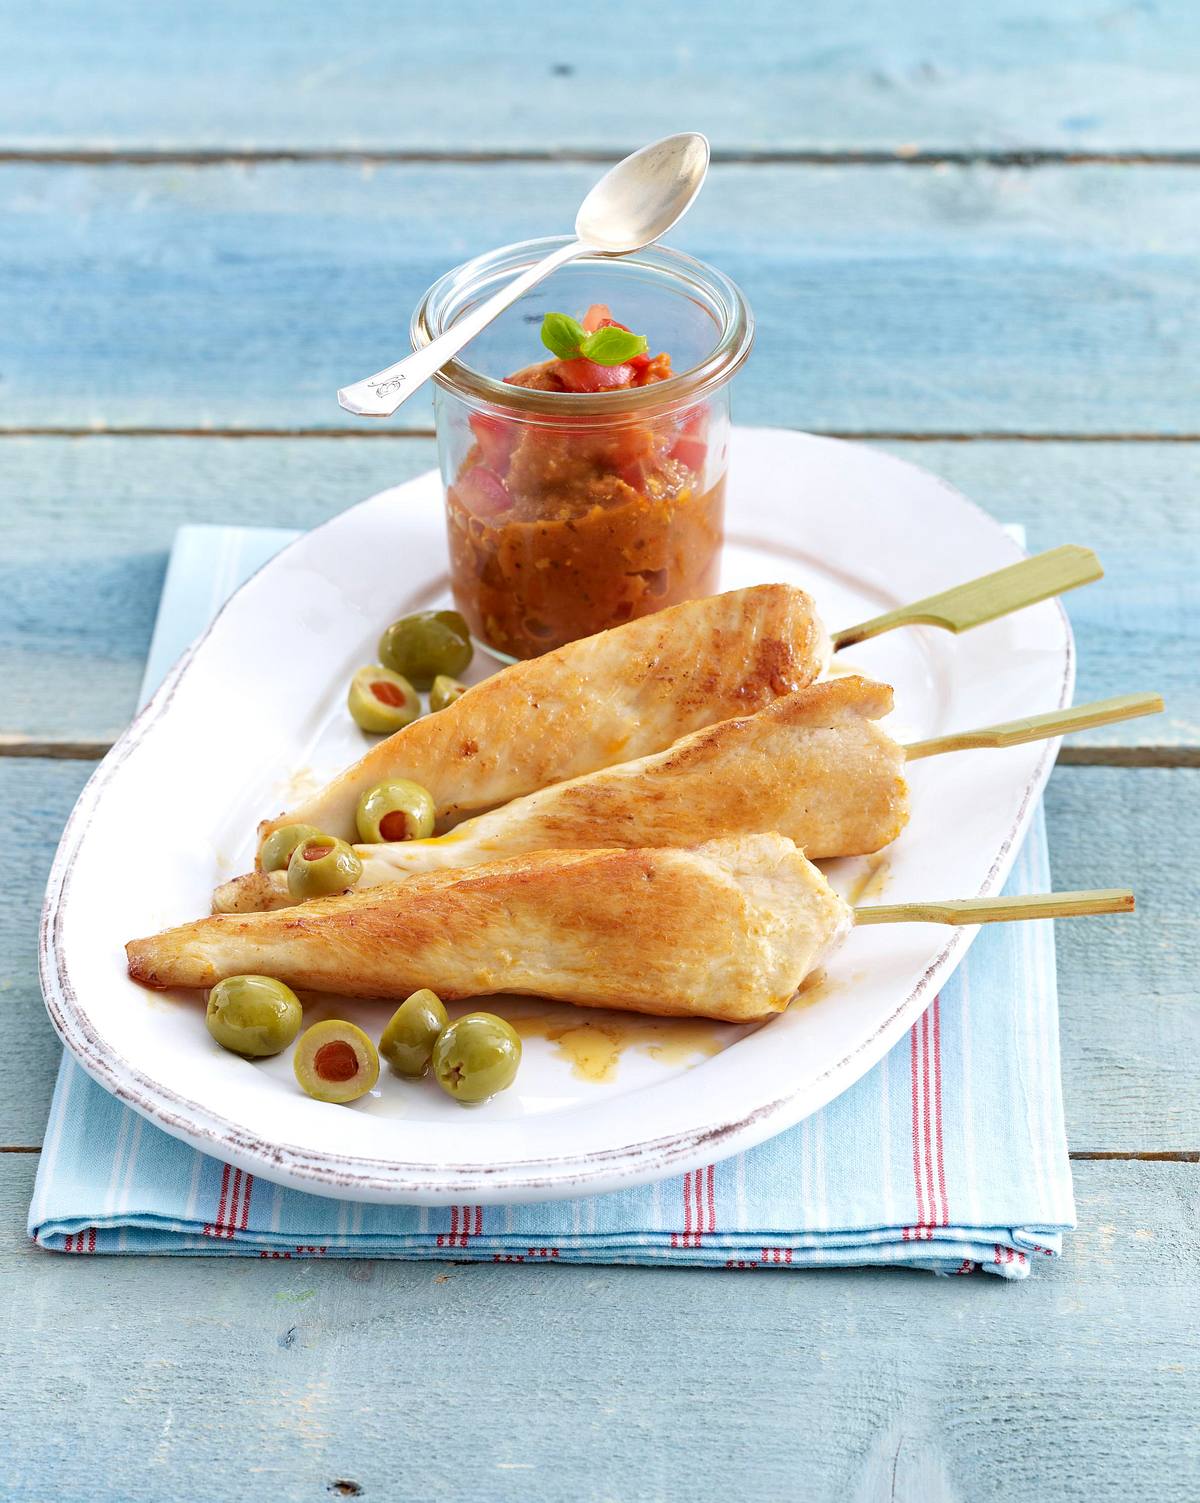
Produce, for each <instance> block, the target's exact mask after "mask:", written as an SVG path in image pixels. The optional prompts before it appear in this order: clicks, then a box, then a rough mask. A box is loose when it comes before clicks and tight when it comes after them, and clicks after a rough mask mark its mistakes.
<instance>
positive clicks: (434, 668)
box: [379, 611, 475, 689]
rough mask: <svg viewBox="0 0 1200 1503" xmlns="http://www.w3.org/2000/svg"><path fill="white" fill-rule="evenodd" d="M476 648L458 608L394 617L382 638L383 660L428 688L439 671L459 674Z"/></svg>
mask: <svg viewBox="0 0 1200 1503" xmlns="http://www.w3.org/2000/svg"><path fill="white" fill-rule="evenodd" d="M474 651H475V649H474V648H473V647H472V646H471V633H470V631H469V630H468V629H467V623H466V622H465V621H464V620H463V618H462V617H461V616H460V615H459V614H458V612H457V611H414V612H413V614H412V615H411V616H401V617H400V619H399V621H393V622H392V624H391V626H389V627H388V629H387V631H385V632H384V634H383V636H382V637H380V639H379V661H380V662H381V663H385V664H386V665H387V666H388V667H389V668H390V669H392V671H393V672H394V673H402V674H403V675H404V677H405V678H407V679H409V680H410V681H411V682H412V683H414V684H416V686H417V688H418V689H428V688H429V687H430V685H431V684H432V683H433V681H434V679H435V678H437V677H438V675H439V674H444V675H448V676H451V677H457V675H458V674H460V673H461V672H462V671H463V669H464V668H465V667H466V666H467V664H468V663H469V662H470V661H471V658H472V656H473V654H474Z"/></svg>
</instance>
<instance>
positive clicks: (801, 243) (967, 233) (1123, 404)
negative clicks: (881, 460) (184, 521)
mask: <svg viewBox="0 0 1200 1503" xmlns="http://www.w3.org/2000/svg"><path fill="white" fill-rule="evenodd" d="M594 177H595V169H594V168H592V167H586V166H561V165H547V164H543V165H528V164H510V165H508V166H506V167H505V168H504V169H503V173H502V174H498V173H497V171H496V169H494V168H492V167H488V166H444V165H443V166H429V165H408V166H382V167H374V168H370V169H366V168H355V167H347V166H344V165H338V164H328V163H326V164H316V165H314V164H311V163H277V164H274V165H268V166H257V167H253V168H247V167H243V166H228V165H226V166H215V167H210V168H191V169H186V168H180V167H142V168H137V167H106V168H87V167H46V166H27V165H9V166H7V167H0V217H3V219H4V221H5V234H4V236H3V237H0V404H2V405H0V414H2V419H3V426H5V427H8V428H11V427H13V426H14V425H15V426H17V427H21V426H24V425H32V426H40V427H46V426H65V427H67V428H73V429H74V428H83V429H86V428H88V426H89V425H94V424H101V425H105V424H107V425H110V426H111V425H118V426H130V425H132V426H134V427H145V426H151V427H162V426H167V427H171V428H184V429H189V430H190V429H196V428H204V427H209V426H216V427H234V428H249V429H256V428H270V429H283V430H288V429H295V428H297V427H300V428H309V427H317V428H341V429H347V428H350V427H353V430H354V431H356V432H361V431H362V430H363V428H364V426H368V425H365V424H364V423H363V422H362V421H360V422H358V423H357V424H355V423H354V421H353V420H352V419H349V418H348V417H347V415H346V414H345V413H343V412H342V411H341V409H340V408H339V407H338V406H337V404H336V401H335V399H334V392H335V389H336V388H337V387H338V386H339V385H341V384H343V383H344V382H345V381H346V380H347V379H349V378H353V377H356V376H359V375H361V374H363V373H365V372H369V371H372V370H376V369H378V368H379V367H380V366H382V365H384V364H386V363H387V362H388V361H389V360H391V359H393V358H395V357H396V356H397V355H398V354H399V353H402V352H403V350H404V348H405V347H406V344H407V324H408V317H409V314H410V312H411V310H412V308H413V306H414V304H415V302H416V301H417V299H418V297H419V296H420V294H421V292H422V291H423V290H424V289H425V288H426V286H428V285H429V283H430V282H432V281H433V279H434V278H435V277H436V276H438V275H439V274H440V273H441V272H443V271H444V270H445V269H446V268H447V267H448V266H451V265H453V264H454V263H455V262H457V261H460V260H463V259H465V258H466V257H468V256H470V255H473V254H476V253H477V252H479V251H483V250H486V249H488V248H490V247H491V246H493V245H496V244H503V243H506V242H508V241H513V240H518V239H520V238H522V237H523V236H526V235H529V234H546V233H548V232H552V231H554V230H555V229H560V230H565V229H567V228H569V226H570V224H571V222H572V220H573V217H574V212H575V206H576V204H577V202H578V200H579V198H580V196H581V195H582V193H583V191H584V190H585V189H586V188H587V187H588V186H589V184H590V183H591V182H592V181H593V180H594ZM678 243H679V245H680V246H681V247H682V248H683V249H686V250H690V251H693V252H695V253H696V254H698V255H700V256H702V257H705V258H706V259H709V260H712V261H713V262H715V263H717V264H719V265H720V266H722V267H723V268H724V269H725V270H726V271H728V272H729V273H730V274H731V275H732V276H733V277H734V278H735V279H736V280H738V281H739V282H741V283H742V284H743V286H744V288H745V290H746V292H747V294H748V296H749V298H750V301H751V303H752V305H753V306H754V309H755V312H756V314H757V317H758V324H759V348H758V353H757V356H756V357H754V358H752V359H751V361H750V362H749V364H748V365H747V367H746V369H745V371H744V372H743V373H742V374H741V376H740V378H739V383H738V397H737V411H738V416H739V419H740V420H741V421H743V422H763V423H777V424H783V425H787V426H792V427H801V428H810V429H820V430H831V431H832V430H837V431H846V430H854V431H860V430H862V431H870V432H881V431H886V432H891V431H895V432H899V433H901V434H908V433H940V432H948V433H966V434H969V433H979V432H981V431H982V432H990V431H998V432H1007V433H1013V432H1035V433H1082V434H1097V433H1111V434H1127V433H1131V432H1143V433H1155V434H1180V433H1194V432H1196V431H1197V428H1198V426H1200V419H1198V418H1197V413H1198V412H1200V364H1198V363H1197V361H1196V360H1195V359H1194V358H1193V356H1194V351H1195V349H1196V348H1197V346H1198V345H1200V298H1198V297H1197V292H1196V289H1197V286H1200V173H1197V172H1196V171H1194V170H1191V169H1182V168H1155V169H1154V170H1143V171H1132V170H1130V169H1129V168H1126V167H1114V166H1091V167H1079V168H1066V167H1050V168H1043V169H1036V170H1024V169H1019V168H996V167H984V166H976V167H946V168H943V169H938V170H935V171H928V172H925V171H922V172H915V171H912V170H911V169H908V168H904V167H885V168H878V169H866V168H836V169H830V168H823V167H801V166H778V165H768V166H726V167H717V168H715V169H714V171H713V173H712V175H711V177H710V180H709V183H708V186H707V188H706V190H705V193H704V194H703V196H702V197H701V198H700V200H699V201H698V203H697V204H696V206H695V208H694V209H693V210H692V212H691V214H690V215H689V216H688V218H687V219H686V220H685V221H684V223H683V225H682V226H681V227H680V231H679V235H678ZM428 423H429V409H428V403H427V400H426V399H425V398H424V397H423V396H418V397H417V398H415V399H414V400H413V401H412V402H410V403H407V404H406V405H405V406H404V407H403V408H402V409H401V411H400V413H399V414H398V415H397V418H396V419H395V420H393V423H392V424H391V425H389V426H391V427H392V430H393V431H394V430H395V428H396V427H414V426H415V427H421V426H422V425H427V424H428ZM379 431H383V430H379Z"/></svg>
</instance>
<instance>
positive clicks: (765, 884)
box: [126, 834, 1133, 1023]
mask: <svg viewBox="0 0 1200 1503" xmlns="http://www.w3.org/2000/svg"><path fill="white" fill-rule="evenodd" d="M1132 906H1133V895H1132V893H1125V892H1117V893H1105V894H1089V895H1080V894H1065V895H1059V897H1057V898H1055V897H1054V896H1053V895H1051V896H1049V897H1031V898H1025V899H1019V900H1013V899H993V900H973V906H972V904H971V903H970V902H968V904H966V905H964V904H962V903H957V904H956V903H949V904H938V903H933V904H905V905H901V906H900V907H892V908H891V910H890V911H887V912H884V913H875V914H874V916H872V912H873V911H872V910H871V909H869V908H867V909H859V910H853V909H851V908H850V907H849V906H848V904H847V903H846V902H845V901H844V900H843V899H842V898H841V897H839V896H838V895H837V894H836V893H835V892H834V891H833V890H832V888H830V886H829V885H828V883H827V882H826V881H825V879H824V877H823V876H822V875H821V873H820V871H818V869H817V868H816V867H815V866H813V865H812V864H811V862H809V861H808V860H807V859H806V858H805V857H804V856H803V855H802V854H801V853H800V851H798V850H797V849H796V846H795V845H794V844H793V842H792V841H790V840H788V839H787V838H786V837H785V836H783V835H778V834H769V835H746V836H739V837H736V838H733V839H726V840H713V841H709V842H708V843H706V844H704V845H700V846H695V847H692V848H689V849H686V850H682V849H650V850H594V851H540V852H537V853H535V854H533V855H530V856H517V857H513V858H511V859H510V860H507V861H499V862H495V863H492V864H490V865H486V866H480V867H476V868H474V869H472V870H469V871H450V872H433V873H429V874H427V875H425V876H420V877H413V878H411V879H410V880H409V881H406V882H394V883H391V884H389V885H387V886H384V887H376V888H371V889H368V890H367V891H365V892H354V893H350V894H349V895H347V896H345V897H337V898H320V899H317V900H316V901H313V902H309V903H303V904H301V905H300V906H298V907H296V908H293V909H289V910H288V911H287V912H286V913H253V914H221V915H217V916H215V917H212V918H206V919H201V920H199V922H197V923H193V924H184V925H182V926H181V927H180V928H177V929H170V930H168V931H167V932H166V933H164V934H159V935H155V936H153V937H151V938H149V939H142V940H135V941H133V942H132V943H130V944H129V945H127V946H126V953H127V956H128V963H129V974H130V975H131V976H132V977H133V978H134V979H135V980H136V981H140V982H143V983H145V984H146V985H148V986H153V987H168V986H181V987H210V986H213V985H215V983H216V982H218V981H220V980H222V979H224V978H225V977H227V976H234V975H239V974H246V973H255V974H261V975H269V976H273V977H275V978H277V979H278V980H280V981H283V982H286V983H287V984H288V985H289V986H293V987H300V988H306V989H309V990H312V991H328V992H336V993H340V994H342V995H349V996H360V997H379V998H392V999H396V998H403V997H407V996H409V995H410V994H411V993H412V992H414V991H416V990H418V989H419V988H421V987H429V988H431V989H432V990H434V991H436V992H437V993H438V995H439V996H441V997H442V998H443V999H446V1000H451V999H461V998H466V997H476V996H483V995H487V994H489V993H493V992H520V993H524V994H527V995H531V996H537V997H546V998H550V999H552V1000H556V1001H561V1002H573V1003H576V1004H578V1005H579V1006H582V1007H609V1008H616V1009H619V1010H623V1011H629V1012H641V1013H651V1014H654V1015H658V1016H664V1017H672V1016H685V1015H686V1016H693V1017H704V1018H714V1019H718V1020H721V1021H725V1022H731V1023H746V1022H754V1021H756V1020H758V1019H761V1018H767V1017H770V1016H771V1015H772V1014H773V1013H777V1012H780V1011H782V1010H783V1009H784V1008H785V1007H786V1006H787V1005H788V1003H789V1001H790V1000H791V998H792V997H793V996H794V995H795V994H796V992H797V990H798V989H799V987H800V985H801V983H802V982H803V980H804V978H805V977H806V976H807V975H808V974H809V973H810V972H811V971H812V970H814V969H815V968H816V967H817V966H819V965H820V964H821V963H822V961H823V960H824V958H825V957H826V956H827V955H828V954H830V953H831V952H832V951H833V950H834V949H835V948H836V947H837V945H838V944H840V943H841V941H842V940H843V939H844V938H845V936H846V934H847V933H848V932H849V930H850V929H851V927H852V926H853V925H854V923H856V922H857V923H864V922H865V923H879V922H888V923H892V922H902V921H909V920H913V921H922V922H934V923H960V924H961V923H982V922H985V921H989V920H995V919H1003V918H1016V917H1026V918H1028V917H1050V916H1052V915H1055V914H1060V913H1061V914H1069V913H1079V912H1103V913H1114V912H1124V911H1127V910H1128V909H1130V908H1132Z"/></svg>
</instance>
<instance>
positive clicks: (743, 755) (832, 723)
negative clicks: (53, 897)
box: [213, 675, 1163, 913]
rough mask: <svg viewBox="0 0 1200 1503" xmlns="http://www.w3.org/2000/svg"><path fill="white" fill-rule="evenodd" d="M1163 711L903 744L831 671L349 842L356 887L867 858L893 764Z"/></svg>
mask: <svg viewBox="0 0 1200 1503" xmlns="http://www.w3.org/2000/svg"><path fill="white" fill-rule="evenodd" d="M1162 707H1163V703H1162V699H1161V697H1160V696H1159V695H1157V694H1128V695H1123V696H1121V697H1120V698H1118V699H1108V700H1102V701H1100V702H1098V703H1096V704H1088V705H1076V706H1075V707H1074V708H1072V709H1068V710H1055V711H1051V712H1050V713H1049V714H1046V715H1034V716H1030V717H1027V718H1026V719H1023V720H1016V721H1012V722H1010V723H1008V724H1006V725H999V726H990V727H986V728H984V729H981V730H976V731H963V732H960V733H958V734H955V735H949V736H939V737H935V738H934V739H933V740H929V741H920V742H917V743H915V744H914V745H911V746H907V747H905V746H901V745H899V744H898V743H897V742H896V741H894V740H893V739H892V737H891V736H889V735H888V733H887V732H886V731H885V730H884V729H883V728H882V726H880V725H878V724H877V723H876V722H877V721H878V720H879V718H880V717H881V716H883V715H886V714H887V713H888V712H889V711H890V710H891V708H892V691H891V689H890V688H889V687H888V686H887V685H886V684H876V683H872V682H870V681H868V680H866V679H862V678H859V677H857V676H853V675H850V676H847V677H845V678H839V679H831V680H828V681H827V682H824V683H818V684H812V685H810V686H809V687H808V688H807V689H801V690H799V691H797V692H796V693H795V694H789V695H786V696H784V697H783V698H781V699H777V700H776V701H775V702H774V703H773V704H770V705H768V706H767V707H766V708H765V709H763V710H759V711H758V712H757V714H754V715H746V716H742V717H740V718H738V719H735V720H726V721H723V722H722V723H721V724H720V725H715V726H709V727H707V728H706V729H704V730H701V731H695V732H693V733H692V734H691V735H690V736H685V737H684V738H682V739H681V740H680V741H677V742H676V743H675V744H674V746H671V747H668V749H667V750H666V751H663V752H657V753H654V754H653V755H651V756H648V757H642V758H640V759H639V760H638V761H635V762H627V763H622V764H620V765H619V766H617V767H610V768H604V769H602V770H600V771H599V772H594V773H588V774H587V775H585V776H584V777H581V778H574V779H572V780H571V781H570V782H566V783H557V784H554V785H553V786H551V787H549V788H543V789H542V790H540V792H538V793H532V794H529V795H528V796H527V797H526V798H523V799H517V800H515V801H514V802H513V803H511V804H506V805H505V806H504V807H503V808H501V809H494V810H492V811H491V812H490V813H488V814H481V815H479V816H477V817H476V818H475V819H472V820H468V821H467V822H466V823H464V824H461V825H459V826H458V827H457V829H455V830H452V831H451V832H450V833H449V834H446V835H442V836H437V837H434V838H433V839H431V840H411V841H398V842H382V843H378V844H369V845H358V846H356V847H355V854H356V855H357V856H358V858H359V860H360V861H361V862H362V868H363V870H362V875H361V877H360V878H359V880H358V883H357V886H358V887H359V888H363V887H375V886H379V885H380V884H382V883H386V882H395V881H397V880H399V879H400V878H402V877H407V876H412V875H415V874H417V873H420V872H428V871H438V870H445V869H447V868H451V867H469V866H477V865H479V864H480V863H481V862H486V861H498V860H502V859H504V858H505V857H508V856H518V855H525V854H527V853H529V852H530V851H536V850H549V849H556V850H588V849H594V848H596V847H600V846H625V847H633V846H668V845H677V846H686V845H693V844H695V843H697V842H698V841H703V840H706V839H714V838H717V837H720V836H732V835H750V834H757V833H759V832H761V831H764V830H777V831H778V832H779V833H780V834H782V835H786V836H787V837H788V838H789V839H790V840H793V841H794V842H795V843H796V845H798V846H799V847H800V849H801V850H802V851H804V853H805V854H806V855H807V856H808V857H809V859H810V860H814V861H815V860H821V859H823V858H826V857H832V856H865V855H870V854H871V853H872V852H874V851H878V850H880V849H881V848H882V847H883V846H885V845H888V844H890V843H891V842H892V841H893V840H895V838H896V837H897V836H898V835H899V834H900V832H901V830H902V829H903V828H904V826H905V824H906V823H907V821H908V787H907V784H906V783H905V780H904V773H903V769H904V764H905V762H906V761H910V762H911V761H914V760H916V759H918V758H922V757H929V756H933V755H938V754H942V753H945V752H952V751H962V750H969V749H973V748H979V747H1007V746H1016V745H1019V744H1021V743H1022V742H1027V741H1036V740H1043V739H1047V738H1049V737H1052V736H1061V735H1064V734H1067V733H1069V732H1072V731H1079V730H1084V729H1087V728H1089V727H1092V726H1097V725H1107V724H1110V723H1112V722H1114V721H1118V720H1127V719H1131V718H1133V717H1134V716H1137V715H1149V714H1153V713H1155V712H1156V711H1159V710H1161V709H1162ZM295 901H296V900H295V899H293V898H292V897H291V896H290V894H289V892H288V882H287V873H286V872H285V871H273V872H262V871H259V872H250V873H248V874H247V875H246V876H243V877H236V878H234V879H233V880H232V881H231V882H226V883H224V884H223V885H222V886H221V887H219V888H218V889H217V891H216V893H215V894H214V897H213V911H214V912H216V913H253V912H256V911H262V910H266V909H271V908H285V907H288V906H290V905H291V904H293V903H294V902H295Z"/></svg>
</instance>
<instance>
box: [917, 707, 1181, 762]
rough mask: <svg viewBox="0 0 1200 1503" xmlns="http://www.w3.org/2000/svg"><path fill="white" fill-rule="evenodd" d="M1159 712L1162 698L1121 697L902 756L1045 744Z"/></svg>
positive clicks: (922, 746) (959, 734)
mask: <svg viewBox="0 0 1200 1503" xmlns="http://www.w3.org/2000/svg"><path fill="white" fill-rule="evenodd" d="M1162 708H1163V697H1162V695H1161V694H1152V693H1147V694H1121V695H1118V696H1117V698H1115V699H1098V700H1095V701H1093V703H1091V704H1087V705H1073V706H1072V707H1071V708H1070V709H1067V710H1050V711H1049V712H1048V713H1047V714H1045V715H1027V716H1026V717H1025V718H1024V719H1023V720H1009V721H1006V722H1005V723H1004V724H1003V725H988V726H983V727H982V728H981V729H980V730H977V731H955V732H953V733H952V734H950V735H947V736H933V737H931V738H930V740H928V741H914V742H913V743H912V744H911V745H909V746H906V747H905V748H904V755H905V757H906V758H907V759H908V761H910V762H916V761H919V760H920V758H922V757H938V756H940V755H941V754H942V753H943V752H953V751H974V750H977V749H982V748H1000V747H1005V746H1021V745H1022V744H1023V743H1024V742H1026V741H1047V740H1049V739H1050V738H1051V737H1052V736H1066V735H1070V733H1071V732H1072V731H1086V730H1090V729H1091V728H1092V727H1093V726H1097V725H1112V724H1114V723H1115V722H1116V721H1118V720H1135V719H1136V718H1137V717H1138V716H1139V715H1157V714H1158V713H1159V712H1160V711H1161V710H1162Z"/></svg>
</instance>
